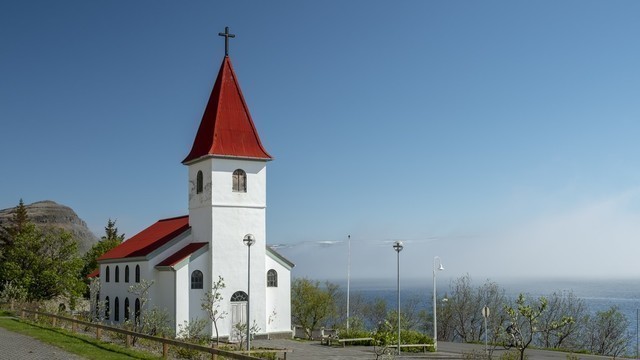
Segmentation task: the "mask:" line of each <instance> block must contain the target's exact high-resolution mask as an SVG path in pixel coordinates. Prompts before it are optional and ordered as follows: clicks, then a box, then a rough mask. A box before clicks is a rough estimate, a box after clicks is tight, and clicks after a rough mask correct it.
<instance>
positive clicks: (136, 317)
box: [133, 299, 140, 324]
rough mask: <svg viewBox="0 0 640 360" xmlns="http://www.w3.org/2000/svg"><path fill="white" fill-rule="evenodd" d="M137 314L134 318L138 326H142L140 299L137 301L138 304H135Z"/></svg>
mask: <svg viewBox="0 0 640 360" xmlns="http://www.w3.org/2000/svg"><path fill="white" fill-rule="evenodd" d="M134 311H135V312H134V313H133V316H134V321H135V322H136V324H140V299H136V304H135V310H134Z"/></svg>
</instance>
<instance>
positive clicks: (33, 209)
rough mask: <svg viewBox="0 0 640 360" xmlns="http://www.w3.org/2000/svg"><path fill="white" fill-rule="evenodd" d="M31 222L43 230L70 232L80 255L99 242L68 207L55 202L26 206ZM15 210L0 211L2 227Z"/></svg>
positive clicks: (41, 202) (35, 203)
mask: <svg viewBox="0 0 640 360" xmlns="http://www.w3.org/2000/svg"><path fill="white" fill-rule="evenodd" d="M25 208H26V209H27V215H28V216H29V220H30V221H31V222H32V223H34V224H36V225H37V226H40V227H42V228H51V227H53V228H62V229H64V230H66V231H69V232H70V233H71V234H73V236H74V237H75V238H76V239H77V240H78V249H79V250H80V254H84V253H86V252H87V251H88V250H89V249H90V248H91V246H93V244H95V243H97V242H98V240H99V239H98V237H97V236H95V235H94V234H93V233H92V232H91V231H90V230H89V228H87V224H86V223H85V222H84V221H83V220H82V219H80V218H79V217H78V215H77V214H76V213H75V211H73V209H71V208H70V207H68V206H64V205H60V204H58V203H56V202H54V201H49V200H45V201H38V202H34V203H33V204H29V205H26V204H25ZM13 209H15V208H9V209H3V210H0V226H7V225H8V223H9V221H10V219H11V217H12V216H13Z"/></svg>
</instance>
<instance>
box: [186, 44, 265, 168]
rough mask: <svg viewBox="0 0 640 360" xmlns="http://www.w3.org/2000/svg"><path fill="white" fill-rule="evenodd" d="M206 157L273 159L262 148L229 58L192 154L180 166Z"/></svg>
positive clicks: (218, 78) (219, 76)
mask: <svg viewBox="0 0 640 360" xmlns="http://www.w3.org/2000/svg"><path fill="white" fill-rule="evenodd" d="M208 156H220V157H233V158H248V159H263V160H267V161H268V160H271V159H272V157H271V155H269V153H268V152H267V150H266V149H265V148H264V146H262V142H261V141H260V137H259V136H258V131H257V130H256V127H255V125H254V124H253V120H252V119H251V114H249V108H248V107H247V103H246V102H245V100H244V97H243V96H242V91H241V90H240V85H239V84H238V79H237V77H236V74H235V72H234V71H233V66H231V60H230V58H229V57H228V56H225V57H224V60H222V65H221V66H220V71H219V72H218V77H217V79H216V82H215V85H214V86H213V90H212V91H211V96H210V97H209V102H208V103H207V107H206V108H205V110H204V115H203V116H202V121H201V122H200V127H199V128H198V133H197V134H196V138H195V140H194V142H193V146H192V148H191V152H190V153H189V155H187V157H186V158H185V159H184V160H183V161H182V163H183V164H188V163H190V162H193V161H195V160H198V159H200V158H202V157H208Z"/></svg>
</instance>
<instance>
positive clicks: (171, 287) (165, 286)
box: [149, 270, 176, 326]
mask: <svg viewBox="0 0 640 360" xmlns="http://www.w3.org/2000/svg"><path fill="white" fill-rule="evenodd" d="M174 276H175V274H174V272H173V271H171V270H168V271H157V270H156V271H155V284H154V285H153V286H152V288H153V290H154V294H153V297H151V298H150V300H149V309H151V308H153V307H154V306H155V307H157V308H158V309H159V310H162V309H166V310H167V312H168V313H169V315H170V316H169V318H170V319H175V313H176V312H175V309H176V302H175V300H176V299H175V296H176V295H175V294H176V291H175V290H176V289H175V280H174ZM172 326H175V323H173V324H172Z"/></svg>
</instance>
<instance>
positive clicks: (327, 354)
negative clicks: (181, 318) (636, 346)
mask: <svg viewBox="0 0 640 360" xmlns="http://www.w3.org/2000/svg"><path fill="white" fill-rule="evenodd" d="M252 345H253V346H264V347H274V348H285V349H293V353H290V354H288V355H287V359H288V360H307V359H309V360H324V359H327V360H361V359H375V358H376V357H375V355H374V353H373V347H372V346H347V347H346V348H340V347H331V346H326V345H320V343H319V342H317V341H312V342H307V341H296V340H254V341H253V342H252ZM504 351H506V350H504V349H503V348H500V349H498V350H496V351H495V352H494V355H495V358H497V357H499V356H500V354H501V353H503V352H504ZM483 352H484V345H477V344H459V343H448V342H439V343H438V352H437V353H426V354H420V353H418V354H402V355H401V356H400V357H399V358H398V359H401V360H409V359H447V360H452V359H462V354H472V353H477V354H482V353H483ZM526 354H527V355H528V358H529V359H530V360H566V359H567V353H563V352H558V351H545V350H527V352H526ZM576 355H577V356H578V358H579V359H584V360H604V359H611V357H604V356H594V355H583V354H576Z"/></svg>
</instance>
